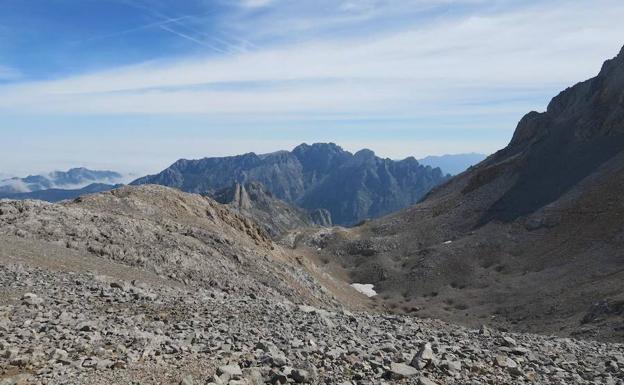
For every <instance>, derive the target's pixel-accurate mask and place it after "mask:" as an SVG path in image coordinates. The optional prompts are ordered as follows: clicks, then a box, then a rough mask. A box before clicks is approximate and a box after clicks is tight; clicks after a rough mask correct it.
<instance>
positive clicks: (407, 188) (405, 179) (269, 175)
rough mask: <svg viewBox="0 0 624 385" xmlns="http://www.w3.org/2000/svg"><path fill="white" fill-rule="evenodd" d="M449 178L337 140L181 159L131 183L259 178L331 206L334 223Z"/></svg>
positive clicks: (382, 209)
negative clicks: (346, 147)
mask: <svg viewBox="0 0 624 385" xmlns="http://www.w3.org/2000/svg"><path fill="white" fill-rule="evenodd" d="M445 180H446V176H444V175H443V174H442V172H441V171H440V170H439V169H432V168H430V167H424V166H421V165H420V164H419V163H418V162H417V161H416V160H415V159H414V158H407V159H405V160H402V161H392V160H390V159H381V158H379V157H377V156H375V154H374V153H373V152H372V151H370V150H362V151H359V152H358V153H356V154H351V153H350V152H347V151H344V150H343V149H342V148H340V147H339V146H337V145H335V144H333V143H328V144H326V143H316V144H313V145H307V144H302V145H300V146H297V147H296V148H295V149H293V151H292V152H288V151H279V152H276V153H271V154H264V155H256V154H254V153H249V154H244V155H239V156H233V157H225V158H204V159H199V160H179V161H177V162H176V163H174V164H173V165H172V166H171V167H169V168H167V169H166V170H164V171H162V172H161V173H159V174H157V175H151V176H146V177H143V178H140V179H137V180H136V181H134V182H132V184H135V185H140V184H160V185H165V186H170V187H175V188H178V189H181V190H183V191H187V192H195V193H208V194H210V193H213V192H214V191H217V190H220V189H223V188H227V187H230V186H231V185H232V184H233V183H240V184H244V183H246V182H250V181H253V182H260V183H262V184H263V185H264V186H265V187H266V189H267V190H268V191H270V192H271V193H272V194H273V195H274V196H275V197H276V198H278V199H282V200H284V201H286V202H289V203H294V204H296V205H299V206H300V207H302V208H305V209H309V210H313V209H319V208H321V209H327V210H328V211H329V212H330V213H331V217H332V220H333V222H334V223H336V224H342V225H350V224H353V223H356V222H358V221H360V220H362V219H366V218H369V217H377V216H380V215H383V214H387V213H390V212H392V211H395V210H398V209H400V208H403V207H406V206H408V205H410V204H412V203H414V202H416V201H418V199H420V198H421V197H422V196H423V195H424V194H425V193H426V192H427V191H429V190H430V189H431V188H432V187H434V186H436V185H438V184H440V183H442V182H443V181H445Z"/></svg>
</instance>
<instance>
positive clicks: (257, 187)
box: [212, 182, 332, 238]
mask: <svg viewBox="0 0 624 385" xmlns="http://www.w3.org/2000/svg"><path fill="white" fill-rule="evenodd" d="M212 198H213V199H214V200H216V201H217V202H219V203H223V204H227V205H229V206H230V207H231V208H233V209H234V210H236V211H238V212H240V213H242V214H243V215H247V216H249V217H251V218H252V219H253V220H254V221H255V222H256V223H257V224H258V225H260V226H263V227H264V228H265V230H266V231H267V232H268V233H269V234H270V235H271V236H272V237H273V238H277V237H279V236H280V235H282V234H284V233H285V232H287V231H289V230H294V229H297V228H302V227H308V226H331V224H332V222H331V214H330V213H329V211H327V210H324V209H316V210H310V211H308V210H304V209H301V208H299V207H296V206H293V205H291V204H288V203H286V202H284V201H281V200H279V199H277V198H275V197H273V195H272V194H271V193H270V192H269V191H267V190H266V189H265V187H264V186H263V185H262V184H260V183H258V182H248V183H245V184H239V183H235V184H234V185H232V186H231V187H228V188H225V189H223V190H220V191H217V192H216V193H214V194H213V195H212Z"/></svg>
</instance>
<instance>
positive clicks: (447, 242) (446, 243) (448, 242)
mask: <svg viewBox="0 0 624 385" xmlns="http://www.w3.org/2000/svg"><path fill="white" fill-rule="evenodd" d="M451 243H453V241H446V242H444V244H445V245H450V244H451Z"/></svg>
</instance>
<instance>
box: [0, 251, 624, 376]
mask: <svg viewBox="0 0 624 385" xmlns="http://www.w3.org/2000/svg"><path fill="white" fill-rule="evenodd" d="M0 285H1V286H2V287H3V288H4V294H3V296H2V305H1V306H0V357H2V359H1V360H0V378H3V379H2V380H0V383H1V384H3V385H4V384H14V383H20V382H19V381H24V383H33V384H84V383H90V384H111V383H117V384H130V383H136V384H148V383H149V384H151V383H153V384H209V383H215V384H261V383H272V384H284V383H325V384H380V383H411V384H427V385H428V384H528V383H537V384H562V385H563V384H624V346H623V345H620V344H604V343H598V342H592V341H579V340H572V339H561V338H551V337H544V336H536V335H530V334H509V333H502V332H497V331H494V330H489V329H487V328H481V329H480V330H471V329H465V328H461V327H457V326H453V325H448V324H445V323H442V322H438V321H432V320H421V319H417V318H412V317H409V316H391V315H382V314H366V313H351V312H349V311H346V310H338V311H325V310H321V309H318V308H315V307H312V306H307V305H303V304H295V303H293V302H291V301H289V300H286V299H280V298H279V297H273V296H267V297H263V296H261V295H258V296H256V295H253V294H251V295H239V294H231V293H230V294H228V293H226V292H224V291H222V290H220V289H197V288H194V287H192V286H191V285H189V286H182V287H176V285H171V286H168V285H164V284H160V285H151V284H146V283H140V282H136V281H135V282H128V281H121V280H118V279H116V278H113V277H106V276H100V275H93V274H85V273H72V272H60V271H54V272H50V271H46V270H41V269H38V268H33V267H30V266H27V265H24V264H21V263H17V262H6V261H5V262H4V263H2V265H0Z"/></svg>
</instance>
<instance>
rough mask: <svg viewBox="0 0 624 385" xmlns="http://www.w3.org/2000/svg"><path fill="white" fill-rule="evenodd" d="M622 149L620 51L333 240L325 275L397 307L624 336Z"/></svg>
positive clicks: (623, 62)
mask: <svg viewBox="0 0 624 385" xmlns="http://www.w3.org/2000/svg"><path fill="white" fill-rule="evenodd" d="M623 150H624V50H623V52H621V53H620V54H619V55H618V56H617V57H616V58H615V59H612V60H609V61H607V62H606V63H605V64H604V65H603V67H602V70H601V71H600V73H599V74H598V76H596V77H595V78H592V79H590V80H588V81H585V82H582V83H579V84H577V85H575V86H574V87H571V88H569V89H567V90H565V91H563V92H562V93H561V94H559V95H558V96H557V97H555V98H554V99H553V100H552V101H551V103H550V104H549V106H548V109H547V110H546V111H545V112H543V113H537V112H531V113H529V114H527V115H526V116H525V117H524V118H522V120H521V121H520V122H519V124H518V127H517V129H516V132H515V134H514V136H513V139H512V140H511V142H510V144H509V145H508V146H507V147H506V148H504V149H503V150H501V151H499V152H497V153H495V154H494V155H492V156H490V157H488V158H487V159H486V160H485V161H483V162H482V163H480V164H478V165H477V166H475V167H473V168H472V169H470V170H469V171H467V172H465V173H463V174H461V175H459V176H457V177H455V178H453V179H451V180H450V181H449V182H447V183H445V184H444V185H442V186H439V187H437V188H435V189H434V190H433V191H431V192H430V193H429V194H428V195H427V197H426V198H425V199H424V200H423V201H422V202H421V203H419V204H417V205H415V206H413V207H411V208H409V209H406V210H403V211H401V212H399V213H396V214H393V215H390V216H388V217H384V218H380V219H378V220H375V221H372V222H370V223H366V224H364V225H362V226H360V227H358V228H354V229H352V230H350V231H342V232H335V233H334V234H333V235H332V236H329V237H326V238H325V239H324V241H323V242H322V247H324V250H323V253H324V254H325V255H326V257H325V258H327V259H330V260H331V259H332V258H333V259H334V262H333V263H334V266H333V267H328V268H334V269H336V270H345V271H344V272H343V273H342V274H347V275H348V276H349V277H350V279H351V280H352V281H353V282H359V283H372V284H374V285H375V289H376V290H377V291H378V292H380V297H381V298H384V299H385V301H381V302H385V304H384V306H392V307H393V308H395V309H396V310H399V311H416V312H417V313H418V314H420V315H424V316H434V317H440V318H442V319H448V320H453V321H457V322H463V323H467V324H472V325H476V324H479V323H483V322H488V323H489V322H491V323H494V324H496V325H498V326H501V327H506V328H514V329H516V330H531V331H536V332H542V333H543V332H548V333H561V334H566V335H571V334H572V335H582V336H587V337H595V338H604V339H617V340H623V339H624V329H622V328H621V327H620V326H621V323H622V321H623V316H624V312H622V311H621V309H622V306H620V305H621V304H622V303H624V302H623V301H624V290H623V286H622V282H623V279H624V264H623V262H622V261H623V260H622V250H624V227H623V223H624V222H622V215H624V199H623V198H622V197H623V196H624V151H623ZM618 309H619V310H618Z"/></svg>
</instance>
